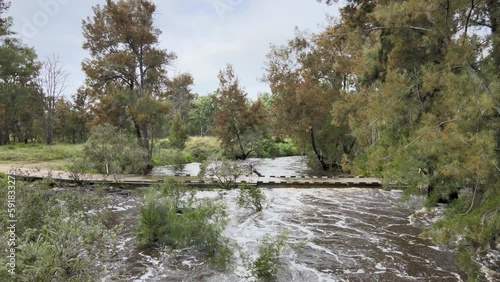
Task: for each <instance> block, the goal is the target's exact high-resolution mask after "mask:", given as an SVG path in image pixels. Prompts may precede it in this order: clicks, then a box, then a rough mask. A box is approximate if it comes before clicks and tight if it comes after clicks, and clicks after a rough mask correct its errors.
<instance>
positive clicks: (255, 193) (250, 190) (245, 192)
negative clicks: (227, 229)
mask: <svg viewBox="0 0 500 282" xmlns="http://www.w3.org/2000/svg"><path fill="white" fill-rule="evenodd" d="M265 201H266V196H265V195H264V193H262V190H261V189H259V188H258V187H257V186H250V185H242V186H241V187H240V193H239V195H238V199H237V204H238V207H241V208H250V209H252V210H253V211H254V212H260V211H262V209H263V203H264V202H265Z"/></svg>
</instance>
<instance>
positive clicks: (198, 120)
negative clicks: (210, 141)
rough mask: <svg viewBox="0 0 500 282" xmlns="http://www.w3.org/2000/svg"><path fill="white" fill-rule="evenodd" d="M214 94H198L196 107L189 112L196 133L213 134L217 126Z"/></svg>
mask: <svg viewBox="0 0 500 282" xmlns="http://www.w3.org/2000/svg"><path fill="white" fill-rule="evenodd" d="M215 110H216V107H215V105H214V99H213V95H210V94H209V95H206V96H197V97H196V98H195V100H194V107H193V108H192V109H191V111H190V112H189V123H190V127H191V132H192V133H193V134H195V135H200V136H204V135H211V134H212V128H213V127H214V126H215V122H214V118H213V115H214V112H215Z"/></svg>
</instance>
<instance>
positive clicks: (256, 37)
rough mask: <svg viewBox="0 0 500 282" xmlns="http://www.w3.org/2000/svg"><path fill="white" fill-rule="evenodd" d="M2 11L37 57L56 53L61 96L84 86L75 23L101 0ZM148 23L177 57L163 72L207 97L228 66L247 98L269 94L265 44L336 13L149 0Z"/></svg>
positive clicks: (232, 0)
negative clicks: (152, 11) (63, 74)
mask: <svg viewBox="0 0 500 282" xmlns="http://www.w3.org/2000/svg"><path fill="white" fill-rule="evenodd" d="M11 2H12V3H11V8H10V11H9V13H8V14H9V15H10V16H12V17H13V18H14V27H13V30H14V31H15V32H17V33H18V35H19V36H20V37H21V38H22V39H23V42H24V43H25V44H26V45H28V46H33V47H35V49H36V51H37V53H38V56H39V58H40V59H45V58H47V57H49V56H51V55H52V54H59V55H60V59H61V61H62V63H63V65H64V68H65V69H66V70H67V72H68V73H69V75H70V77H69V86H68V89H67V91H66V92H67V93H65V95H66V96H68V97H69V96H71V95H72V94H73V93H75V91H76V89H77V88H78V87H79V86H81V85H82V84H83V81H84V79H85V75H84V74H83V72H82V71H81V68H80V65H81V62H82V60H83V59H85V58H87V57H88V53H87V52H86V51H84V50H83V49H82V48H81V46H82V43H83V36H82V28H81V22H82V19H85V18H87V17H88V16H91V15H92V6H94V5H96V4H104V3H105V0H14V1H11ZM153 2H155V3H156V5H157V12H156V15H155V25H156V27H158V28H160V29H161V30H162V31H163V34H162V35H161V37H160V45H161V47H162V48H166V49H168V50H171V51H174V52H175V53H177V55H178V59H177V61H176V62H175V64H174V65H173V66H172V68H171V70H170V75H171V76H172V75H175V74H176V73H179V72H189V73H191V74H192V75H193V77H194V82H195V86H194V87H193V90H194V92H196V93H198V94H200V95H206V94H207V93H211V92H213V91H214V90H215V89H216V88H217V85H218V80H217V73H218V71H219V70H220V69H222V68H224V67H225V65H226V64H227V63H231V64H233V66H234V68H235V71H236V74H237V75H238V77H239V78H240V81H241V85H242V86H244V87H245V89H246V90H247V92H248V95H249V97H251V98H253V99H254V98H256V97H257V95H258V93H260V92H268V91H269V88H268V86H267V85H266V84H265V83H262V82H260V78H261V77H262V76H263V74H264V62H265V60H266V54H267V52H268V51H269V45H270V44H271V43H274V44H283V43H285V42H286V40H288V39H290V38H292V37H293V35H294V29H295V27H298V28H299V29H301V30H309V31H313V32H314V31H318V30H319V29H320V28H321V27H322V26H324V24H325V22H326V14H330V15H333V16H335V15H337V14H338V11H337V10H338V9H337V7H335V6H327V5H325V4H319V3H317V2H316V1H315V0H162V1H160V0H154V1H153Z"/></svg>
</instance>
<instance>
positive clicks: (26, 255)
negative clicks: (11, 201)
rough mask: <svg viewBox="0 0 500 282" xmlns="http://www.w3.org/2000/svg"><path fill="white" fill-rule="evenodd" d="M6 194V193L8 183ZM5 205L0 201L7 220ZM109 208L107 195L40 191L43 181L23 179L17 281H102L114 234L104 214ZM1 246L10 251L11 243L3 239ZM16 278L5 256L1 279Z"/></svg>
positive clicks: (2, 223) (2, 225) (19, 187)
mask: <svg viewBox="0 0 500 282" xmlns="http://www.w3.org/2000/svg"><path fill="white" fill-rule="evenodd" d="M0 193H1V194H4V193H6V185H4V184H3V183H0ZM5 205H6V203H5V202H4V201H1V202H0V206H1V207H0V208H1V210H0V216H2V218H6V216H7V215H6V214H5V211H6V210H7V209H6V207H5ZM106 206H107V198H106V197H104V195H103V194H102V193H98V192H86V193H79V192H68V193H67V192H59V193H55V192H53V191H51V190H43V189H40V187H39V183H30V184H26V183H23V182H20V181H18V182H17V189H16V211H17V212H16V219H17V223H16V235H17V240H16V243H17V252H16V279H15V281H96V280H100V278H102V277H101V274H102V272H101V271H102V270H103V268H102V263H103V262H105V261H106V259H107V253H108V251H107V250H108V248H109V245H110V244H111V243H112V241H111V238H112V234H113V230H109V229H107V228H106V227H105V226H104V223H103V222H104V219H105V216H104V215H103V214H102V213H101V212H99V211H101V210H104V209H105V207H106ZM91 211H92V212H91ZM6 224H7V222H6V221H0V228H1V229H2V230H7V228H6V226H5V225H6ZM1 235H2V236H6V235H7V234H6V233H2V234H1ZM0 248H1V249H7V248H8V246H7V240H2V241H0ZM21 270H22V271H21ZM10 278H12V276H10V274H9V273H8V268H7V261H6V256H1V257H0V281H14V280H12V279H10Z"/></svg>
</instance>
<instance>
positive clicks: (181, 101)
mask: <svg viewBox="0 0 500 282" xmlns="http://www.w3.org/2000/svg"><path fill="white" fill-rule="evenodd" d="M192 85H193V76H192V75H191V74H189V73H182V74H180V75H177V76H175V77H174V78H172V79H169V80H168V82H167V91H166V95H167V97H168V99H169V101H170V103H171V104H172V110H173V112H174V116H175V113H179V114H180V115H181V118H182V119H183V120H187V119H188V115H189V111H190V110H191V108H192V107H193V100H194V98H195V94H194V93H193V92H192V90H191V86H192Z"/></svg>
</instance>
